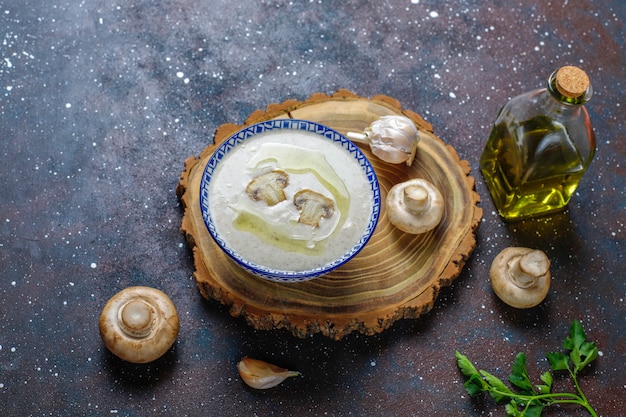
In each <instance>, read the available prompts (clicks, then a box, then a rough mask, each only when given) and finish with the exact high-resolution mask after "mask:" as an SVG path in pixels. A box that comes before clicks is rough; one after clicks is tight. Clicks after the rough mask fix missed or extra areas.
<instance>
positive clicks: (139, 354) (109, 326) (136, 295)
mask: <svg viewBox="0 0 626 417" xmlns="http://www.w3.org/2000/svg"><path fill="white" fill-rule="evenodd" d="M178 329H179V321H178V314H177V312H176V308H175V307H174V304H173V303H172V301H171V300H170V298H169V297H168V296H167V295H166V294H165V293H163V292H162V291H159V290H157V289H156V288H150V287H142V286H137V287H129V288H126V289H124V290H122V291H120V292H118V293H117V294H115V295H114V296H113V297H111V299H110V300H109V301H108V302H107V303H106V305H105V306H104V309H103V310H102V314H101V315H100V335H101V336H102V340H103V341H104V344H105V346H106V347H107V348H108V349H109V350H110V351H111V352H112V353H113V354H115V355H116V356H118V357H119V358H121V359H123V360H125V361H128V362H133V363H147V362H152V361H154V360H156V359H158V358H160V357H161V356H162V355H163V354H164V353H165V352H167V351H168V350H169V348H170V347H171V346H172V344H173V343H174V341H175V340H176V337H177V336H178Z"/></svg>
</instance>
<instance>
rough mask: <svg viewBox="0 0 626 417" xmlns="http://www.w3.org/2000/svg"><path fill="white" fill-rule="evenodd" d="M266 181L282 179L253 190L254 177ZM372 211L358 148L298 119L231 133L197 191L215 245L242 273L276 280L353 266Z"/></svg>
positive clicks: (372, 223) (372, 180)
mask: <svg viewBox="0 0 626 417" xmlns="http://www.w3.org/2000/svg"><path fill="white" fill-rule="evenodd" d="M268 173H272V174H268ZM275 173H280V175H281V177H280V178H281V181H279V183H276V182H272V183H271V184H270V183H269V182H268V184H270V185H269V187H270V188H267V189H261V191H259V189H257V184H258V183H263V181H260V180H259V179H263V180H265V178H269V177H271V176H272V175H274V174H275ZM276 175H278V174H276ZM267 190H269V191H271V192H270V193H269V194H265V191H267ZM311 195H312V196H314V197H312V198H309V197H308V196H311ZM320 195H321V196H324V198H322V199H321V200H317V199H316V197H318V196H320ZM270 196H271V197H272V198H271V199H270V198H269V197H270ZM304 196H306V198H305V197H304ZM266 197H267V198H266ZM320 201H324V202H325V203H323V204H321V203H320ZM380 204H381V201H380V188H379V184H378V179H377V178H376V174H375V172H374V169H373V167H372V165H371V164H370V162H369V161H368V159H367V157H366V156H365V155H364V154H363V153H362V152H361V150H360V149H359V148H358V147H357V146H356V145H355V144H354V143H352V142H351V141H350V140H348V139H347V138H345V137H344V136H343V135H341V134H340V133H338V132H336V131H334V130H332V129H330V128H328V127H326V126H323V125H320V124H318V123H314V122H310V121H305V120H294V119H279V120H271V121H267V122H262V123H258V124H254V125H251V126H248V127H246V128H244V129H242V130H241V131H239V132H237V133H235V134H234V135H232V136H231V137H230V138H228V139H227V140H226V141H224V142H223V143H221V144H220V145H219V147H218V148H217V149H216V150H215V151H214V153H213V155H212V156H211V158H210V159H209V161H208V163H207V165H206V167H205V169H204V173H203V175H202V179H201V183H200V205H201V211H202V217H203V219H204V222H205V224H206V227H207V229H208V231H209V233H210V234H211V236H212V237H213V239H214V240H215V242H216V243H217V245H218V246H219V247H220V248H221V249H222V250H223V251H224V252H225V253H226V254H227V255H228V256H230V257H231V258H232V259H233V260H234V261H235V262H236V263H237V264H239V265H240V266H241V267H242V268H244V269H245V270H247V271H249V272H251V273H253V274H255V275H257V276H259V277H262V278H265V279H268V280H272V281H278V282H298V281H305V280H309V279H312V278H316V277H319V276H321V275H324V274H326V273H328V272H330V271H332V270H334V269H336V268H338V267H340V266H341V265H343V264H345V263H346V262H348V261H349V260H350V259H352V258H353V257H354V256H355V255H356V254H357V253H359V251H360V250H361V249H363V247H364V246H365V245H366V244H367V242H368V241H369V239H370V237H371V236H372V234H373V233H374V229H375V228H376V224H377V222H378V217H379V214H380ZM321 207H323V208H321ZM311 214H313V216H311Z"/></svg>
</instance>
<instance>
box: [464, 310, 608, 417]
mask: <svg viewBox="0 0 626 417" xmlns="http://www.w3.org/2000/svg"><path fill="white" fill-rule="evenodd" d="M563 347H564V348H565V349H567V350H569V351H570V352H569V355H566V354H564V353H560V352H550V353H548V354H546V357H547V358H548V362H549V363H550V368H551V369H552V370H553V371H569V375H570V376H571V377H572V379H573V380H574V386H575V387H576V390H577V393H569V392H564V393H555V394H552V393H551V390H552V383H553V376H552V374H551V373H550V371H547V372H544V373H543V374H541V376H540V379H541V381H542V382H543V384H538V385H533V384H532V382H531V381H530V377H529V376H528V370H527V368H526V355H524V354H523V353H518V354H517V356H516V357H515V360H514V362H513V365H512V367H511V375H509V382H510V383H511V385H513V386H514V387H516V388H518V389H519V392H513V391H511V390H510V389H509V388H508V387H507V386H506V384H505V383H504V382H503V381H502V380H501V379H499V378H498V377H496V376H495V375H492V374H490V373H489V372H487V371H485V370H482V369H481V370H478V369H477V368H476V367H475V366H474V365H473V364H472V362H471V361H470V360H469V359H468V358H467V356H465V355H462V354H461V353H460V352H458V351H456V358H457V364H458V366H459V369H460V370H461V373H462V374H463V375H465V376H466V377H467V378H468V379H467V381H466V382H465V384H464V386H465V389H466V390H467V392H468V393H469V394H470V395H471V396H476V395H479V394H481V393H483V392H487V393H489V395H491V397H493V399H494V400H495V401H496V402H498V403H505V402H507V404H505V410H506V412H507V416H508V417H540V416H541V413H542V412H543V410H544V408H545V407H548V406H551V405H553V404H561V403H563V404H578V405H580V406H581V407H584V408H585V410H587V411H588V412H589V414H590V415H591V416H592V417H598V415H597V413H596V412H595V410H594V409H593V408H592V407H591V404H589V401H588V400H587V398H586V397H585V395H584V394H583V392H582V391H581V389H580V385H579V384H578V381H577V373H578V371H580V370H581V369H582V368H584V367H585V366H586V365H588V364H589V363H590V362H592V361H593V360H595V359H596V358H597V357H598V348H597V347H596V345H595V343H593V342H590V341H587V340H586V336H585V333H584V331H583V328H582V326H581V324H580V322H578V321H574V322H572V325H571V327H570V333H569V336H568V337H567V338H566V339H565V341H564V342H563ZM570 361H571V362H570ZM571 365H573V369H572V367H571Z"/></svg>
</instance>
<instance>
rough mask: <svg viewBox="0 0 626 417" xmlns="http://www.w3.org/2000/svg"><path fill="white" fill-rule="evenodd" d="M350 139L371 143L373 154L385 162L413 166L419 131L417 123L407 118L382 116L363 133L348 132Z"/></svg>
mask: <svg viewBox="0 0 626 417" xmlns="http://www.w3.org/2000/svg"><path fill="white" fill-rule="evenodd" d="M347 136H348V138H350V139H352V140H353V141H355V142H360V143H369V145H370V149H371V150H372V153H373V154H374V155H376V156H377V157H379V158H380V159H382V160H383V161H385V162H389V163H391V164H401V163H402V162H406V164H407V165H408V166H411V164H412V163H413V159H415V153H416V152H417V144H418V142H419V131H418V130H417V128H416V127H415V123H413V121H412V120H411V119H409V118H408V117H405V116H399V115H390V116H382V117H381V118H380V119H377V120H375V121H374V122H372V123H371V124H370V125H369V126H368V127H367V128H366V129H365V131H364V132H363V133H357V132H348V133H347Z"/></svg>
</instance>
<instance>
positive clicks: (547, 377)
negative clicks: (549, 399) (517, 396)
mask: <svg viewBox="0 0 626 417" xmlns="http://www.w3.org/2000/svg"><path fill="white" fill-rule="evenodd" d="M539 378H540V379H541V380H542V381H543V382H545V384H542V385H537V386H536V388H537V391H539V393H540V394H549V393H550V391H551V390H552V382H553V380H554V379H553V378H552V374H551V373H550V372H549V371H547V372H544V373H543V374H541V376H540V377H539Z"/></svg>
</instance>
